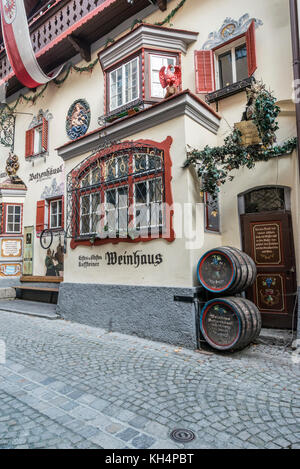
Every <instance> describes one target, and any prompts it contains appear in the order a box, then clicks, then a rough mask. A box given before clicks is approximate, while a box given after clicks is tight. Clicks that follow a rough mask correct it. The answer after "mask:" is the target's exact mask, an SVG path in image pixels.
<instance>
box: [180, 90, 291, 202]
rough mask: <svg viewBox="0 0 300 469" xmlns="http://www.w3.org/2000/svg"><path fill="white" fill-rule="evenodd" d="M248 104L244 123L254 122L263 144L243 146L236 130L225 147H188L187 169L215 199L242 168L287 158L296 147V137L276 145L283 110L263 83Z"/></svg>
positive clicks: (229, 136) (252, 93) (228, 137)
mask: <svg viewBox="0 0 300 469" xmlns="http://www.w3.org/2000/svg"><path fill="white" fill-rule="evenodd" d="M247 94H248V103H247V107H246V110H245V112H244V114H243V120H253V122H254V123H255V125H256V127H257V130H258V134H259V137H260V139H261V142H262V143H261V144H254V145H244V144H243V143H242V134H241V132H240V130H238V129H234V130H233V131H232V132H231V133H230V135H228V136H227V137H226V138H225V141H224V145H222V146H217V147H210V146H206V147H205V148H204V149H203V150H198V149H193V148H190V147H189V148H188V151H187V159H186V161H185V163H184V167H185V168H187V167H189V166H191V165H192V166H194V167H195V168H196V170H197V174H198V177H199V179H200V183H201V190H202V191H203V192H208V193H209V194H211V196H212V197H213V198H214V199H216V198H217V194H218V192H220V186H222V185H223V184H225V183H226V182H227V181H233V179H234V175H233V171H234V170H237V169H239V168H242V167H246V168H248V169H252V168H254V166H255V164H256V163H257V162H259V161H268V160H270V159H272V158H276V157H279V156H283V155H287V154H290V153H292V152H293V150H294V149H295V148H296V146H297V138H291V139H289V140H287V141H286V142H284V143H283V144H282V145H276V144H275V143H276V131H277V130H278V129H279V125H278V121H277V117H278V115H279V113H280V108H279V106H277V105H276V104H275V103H276V98H275V97H274V96H273V94H272V93H271V92H270V91H269V90H267V89H266V86H265V85H264V84H263V83H261V82H258V83H253V84H252V86H251V88H249V89H248V90H247Z"/></svg>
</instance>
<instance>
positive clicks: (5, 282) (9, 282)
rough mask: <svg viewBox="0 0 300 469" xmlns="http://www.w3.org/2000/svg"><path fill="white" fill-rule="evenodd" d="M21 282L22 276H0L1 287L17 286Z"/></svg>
mask: <svg viewBox="0 0 300 469" xmlns="http://www.w3.org/2000/svg"><path fill="white" fill-rule="evenodd" d="M20 283H21V282H20V277H12V278H0V288H5V287H17V286H18V285H20Z"/></svg>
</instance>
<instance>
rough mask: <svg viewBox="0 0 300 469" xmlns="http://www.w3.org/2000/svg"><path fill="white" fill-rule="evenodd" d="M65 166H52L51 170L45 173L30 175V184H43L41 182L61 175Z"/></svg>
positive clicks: (46, 170) (48, 169)
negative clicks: (33, 182)
mask: <svg viewBox="0 0 300 469" xmlns="http://www.w3.org/2000/svg"><path fill="white" fill-rule="evenodd" d="M63 169H64V165H63V164H61V165H60V166H58V167H57V168H53V167H52V166H51V167H50V168H47V169H45V171H42V172H41V173H30V174H29V180H28V182H32V181H35V182H41V181H46V180H48V179H51V178H52V176H54V175H55V174H60V173H62V172H63Z"/></svg>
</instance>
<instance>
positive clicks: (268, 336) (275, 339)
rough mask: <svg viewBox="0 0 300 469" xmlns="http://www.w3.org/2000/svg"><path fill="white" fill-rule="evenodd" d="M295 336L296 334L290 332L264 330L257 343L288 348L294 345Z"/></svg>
mask: <svg viewBox="0 0 300 469" xmlns="http://www.w3.org/2000/svg"><path fill="white" fill-rule="evenodd" d="M295 336H296V332H295V333H294V334H293V332H292V331H290V330H284V329H265V328H263V329H262V330H261V333H260V335H259V337H258V338H257V340H256V341H255V343H257V344H265V345H277V346H281V347H286V346H289V345H292V343H293V340H294V337H295Z"/></svg>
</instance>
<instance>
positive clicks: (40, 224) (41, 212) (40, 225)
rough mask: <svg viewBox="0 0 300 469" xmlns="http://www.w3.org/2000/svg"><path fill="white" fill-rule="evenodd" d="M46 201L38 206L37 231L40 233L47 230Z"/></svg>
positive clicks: (38, 203) (39, 202)
mask: <svg viewBox="0 0 300 469" xmlns="http://www.w3.org/2000/svg"><path fill="white" fill-rule="evenodd" d="M45 205H46V204H45V201H44V200H39V201H38V202H37V204H36V231H37V233H40V232H41V231H43V230H44V229H45Z"/></svg>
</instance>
